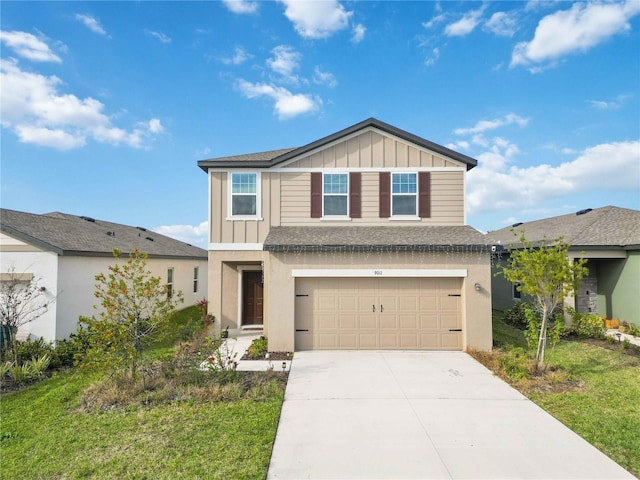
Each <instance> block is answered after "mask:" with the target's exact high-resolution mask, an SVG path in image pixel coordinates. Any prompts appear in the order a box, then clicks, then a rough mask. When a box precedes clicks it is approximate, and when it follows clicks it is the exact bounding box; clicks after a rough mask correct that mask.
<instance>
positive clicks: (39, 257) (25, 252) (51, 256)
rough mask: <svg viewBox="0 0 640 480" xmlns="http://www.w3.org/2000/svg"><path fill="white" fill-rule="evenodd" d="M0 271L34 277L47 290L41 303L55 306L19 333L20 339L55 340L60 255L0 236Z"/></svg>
mask: <svg viewBox="0 0 640 480" xmlns="http://www.w3.org/2000/svg"><path fill="white" fill-rule="evenodd" d="M0 252H1V255H0V271H2V273H7V272H8V271H9V270H10V269H11V268H14V269H15V273H31V274H33V278H34V280H39V282H38V285H39V286H41V287H44V288H45V290H44V292H43V294H42V298H41V299H42V300H45V299H46V300H47V301H51V300H54V302H53V303H52V304H51V305H50V306H49V309H48V310H47V312H46V313H44V314H43V315H41V316H40V317H39V318H37V319H36V320H35V321H33V322H29V323H27V324H25V325H24V326H22V327H21V328H20V329H19V330H18V334H17V337H18V339H24V338H26V337H29V336H31V337H35V338H38V337H44V338H45V339H49V340H53V339H54V338H55V333H56V313H57V310H58V307H59V305H58V303H57V301H55V300H56V297H57V295H58V276H57V271H58V255H57V254H56V253H54V252H47V251H44V250H42V249H40V248H38V247H35V246H33V245H30V244H28V243H25V242H22V241H21V240H18V239H16V238H13V237H11V236H9V235H6V234H4V233H0Z"/></svg>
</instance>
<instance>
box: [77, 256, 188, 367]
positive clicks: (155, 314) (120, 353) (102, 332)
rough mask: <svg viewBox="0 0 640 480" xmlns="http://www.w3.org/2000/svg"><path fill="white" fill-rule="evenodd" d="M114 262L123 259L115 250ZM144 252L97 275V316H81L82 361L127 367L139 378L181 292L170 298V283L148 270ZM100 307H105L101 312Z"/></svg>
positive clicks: (99, 365)
mask: <svg viewBox="0 0 640 480" xmlns="http://www.w3.org/2000/svg"><path fill="white" fill-rule="evenodd" d="M113 254H114V256H115V257H116V258H120V257H121V252H120V251H119V250H114V251H113ZM147 258H148V256H147V255H146V254H143V253H140V252H139V251H138V250H135V251H134V252H133V253H131V255H130V256H129V259H128V260H127V261H126V262H125V263H123V264H115V265H111V266H109V273H108V274H107V275H105V274H104V273H100V274H98V275H96V277H95V278H96V282H97V283H96V291H95V293H94V295H95V297H96V298H98V299H99V300H100V306H97V305H96V306H94V308H95V309H99V310H100V313H99V314H98V317H97V318H96V317H95V316H92V317H90V318H88V317H80V322H81V324H86V325H87V327H88V338H89V345H90V346H89V349H88V350H87V352H85V354H84V356H83V358H82V363H84V364H85V365H87V366H91V367H103V368H107V367H113V368H123V367H127V368H130V370H131V375H132V376H135V374H136V369H137V367H138V365H139V364H140V362H141V360H142V353H143V351H144V349H145V348H146V347H147V346H149V345H150V344H152V343H154V342H155V341H157V340H158V339H159V338H160V336H161V335H162V334H163V333H164V332H165V331H166V327H167V324H168V319H169V316H170V315H171V314H172V313H173V312H174V311H175V307H176V304H177V303H179V302H182V293H181V292H174V294H173V295H171V296H170V295H169V289H168V285H167V284H166V283H163V282H162V281H161V279H160V277H154V276H153V275H151V272H150V271H148V270H147V267H146V265H147ZM100 307H101V308H100Z"/></svg>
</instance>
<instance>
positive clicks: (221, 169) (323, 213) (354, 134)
mask: <svg viewBox="0 0 640 480" xmlns="http://www.w3.org/2000/svg"><path fill="white" fill-rule="evenodd" d="M476 164H477V161H476V160H474V159H473V158H470V157H468V156H466V155H462V154H460V153H457V152H454V151H452V150H450V149H448V148H446V147H443V146H441V145H437V144H435V143H433V142H430V141H428V140H425V139H423V138H420V137H418V136H416V135H413V134H411V133H408V132H406V131H403V130H400V129H398V128H396V127H393V126H391V125H388V124H386V123H383V122H381V121H379V120H376V119H374V118H370V119H368V120H365V121H363V122H360V123H358V124H356V125H353V126H351V127H348V128H346V129H344V130H341V131H339V132H337V133H334V134H332V135H329V136H327V137H324V138H321V139H319V140H317V141H314V142H312V143H310V144H308V145H305V146H303V147H299V148H290V149H283V150H275V151H268V152H261V153H254V154H246V155H238V156H232V157H223V158H213V159H209V160H202V161H200V162H198V165H199V166H200V168H202V169H203V170H204V171H205V172H207V174H208V177H209V206H210V208H209V228H210V232H209V235H210V240H209V242H210V243H209V282H208V283H209V296H208V299H209V305H210V313H212V314H214V315H215V316H216V318H218V319H220V320H221V321H220V322H216V325H218V327H220V326H221V327H222V328H226V327H229V328H232V329H236V328H238V329H239V328H242V329H262V330H263V331H264V335H265V336H266V337H267V338H268V341H269V350H271V351H293V350H305V349H419V350H430V349H433V350H464V349H467V348H468V347H471V348H475V349H479V350H490V349H491V346H492V335H491V291H490V289H491V265H490V264H491V252H490V248H489V247H488V246H487V245H486V243H485V240H484V236H483V235H482V234H481V233H480V232H478V231H477V230H475V229H473V228H471V227H469V226H466V225H465V195H464V189H465V175H466V172H467V171H468V170H469V169H471V168H473V167H474V166H476Z"/></svg>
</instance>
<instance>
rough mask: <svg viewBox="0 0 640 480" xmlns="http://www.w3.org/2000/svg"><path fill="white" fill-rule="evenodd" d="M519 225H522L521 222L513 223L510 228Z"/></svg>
mask: <svg viewBox="0 0 640 480" xmlns="http://www.w3.org/2000/svg"><path fill="white" fill-rule="evenodd" d="M520 225H522V222H518V223H514V224H513V225H511V228H515V227H519V226H520Z"/></svg>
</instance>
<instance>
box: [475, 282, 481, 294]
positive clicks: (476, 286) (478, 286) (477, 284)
mask: <svg viewBox="0 0 640 480" xmlns="http://www.w3.org/2000/svg"><path fill="white" fill-rule="evenodd" d="M474 287H475V288H476V291H478V292H479V291H480V290H481V289H482V287H481V286H480V284H479V283H478V282H476V284H475V285H474Z"/></svg>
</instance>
